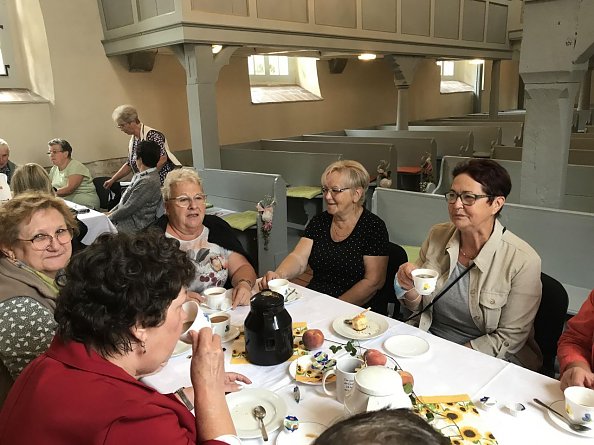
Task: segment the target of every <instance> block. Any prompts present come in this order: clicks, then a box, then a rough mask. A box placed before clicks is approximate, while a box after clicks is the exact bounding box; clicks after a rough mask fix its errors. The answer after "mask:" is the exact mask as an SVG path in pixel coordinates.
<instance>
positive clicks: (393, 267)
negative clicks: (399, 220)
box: [368, 242, 408, 318]
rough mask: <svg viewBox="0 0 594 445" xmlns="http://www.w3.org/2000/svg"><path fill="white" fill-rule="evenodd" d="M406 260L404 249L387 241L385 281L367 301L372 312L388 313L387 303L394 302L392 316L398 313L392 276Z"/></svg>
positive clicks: (393, 276) (398, 304) (398, 305)
mask: <svg viewBox="0 0 594 445" xmlns="http://www.w3.org/2000/svg"><path fill="white" fill-rule="evenodd" d="M407 261H408V255H407V254H406V251H405V250H404V249H403V248H402V247H401V246H399V245H398V244H395V243H392V242H390V243H388V269H387V272H386V282H385V283H384V287H382V288H381V289H380V290H379V291H378V292H377V293H376V294H375V295H374V296H373V298H372V299H371V300H370V301H369V303H368V306H370V307H371V310H372V311H373V312H377V313H378V314H382V315H390V312H391V311H389V310H388V305H389V304H394V305H395V306H394V311H393V315H392V316H393V317H394V318H398V316H399V315H400V302H399V301H398V300H397V299H396V293H395V292H394V278H395V277H396V272H398V268H399V267H400V265H401V264H404V263H406V262H407Z"/></svg>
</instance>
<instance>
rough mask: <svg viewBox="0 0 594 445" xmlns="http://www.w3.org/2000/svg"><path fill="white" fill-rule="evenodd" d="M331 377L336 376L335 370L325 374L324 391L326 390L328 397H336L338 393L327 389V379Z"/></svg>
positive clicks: (323, 379)
mask: <svg viewBox="0 0 594 445" xmlns="http://www.w3.org/2000/svg"><path fill="white" fill-rule="evenodd" d="M331 375H336V371H335V370H334V369H331V370H330V371H327V372H325V373H324V377H322V389H323V390H324V392H325V393H326V395H328V396H332V397H336V391H330V390H328V389H326V379H327V378H328V377H330V376H331Z"/></svg>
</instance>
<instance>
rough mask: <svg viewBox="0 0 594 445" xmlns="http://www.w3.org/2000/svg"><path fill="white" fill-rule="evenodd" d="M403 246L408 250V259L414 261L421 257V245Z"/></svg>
mask: <svg viewBox="0 0 594 445" xmlns="http://www.w3.org/2000/svg"><path fill="white" fill-rule="evenodd" d="M402 248H403V249H404V250H405V251H406V255H408V261H410V262H411V263H414V262H415V261H417V259H418V258H419V251H420V250H421V247H420V246H402Z"/></svg>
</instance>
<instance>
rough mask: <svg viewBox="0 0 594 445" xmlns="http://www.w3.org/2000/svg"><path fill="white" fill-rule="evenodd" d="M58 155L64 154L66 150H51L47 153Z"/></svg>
mask: <svg viewBox="0 0 594 445" xmlns="http://www.w3.org/2000/svg"><path fill="white" fill-rule="evenodd" d="M56 153H64V150H49V151H48V152H47V154H48V155H50V156H51V155H55V154H56Z"/></svg>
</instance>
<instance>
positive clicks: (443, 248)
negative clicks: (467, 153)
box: [395, 159, 542, 370]
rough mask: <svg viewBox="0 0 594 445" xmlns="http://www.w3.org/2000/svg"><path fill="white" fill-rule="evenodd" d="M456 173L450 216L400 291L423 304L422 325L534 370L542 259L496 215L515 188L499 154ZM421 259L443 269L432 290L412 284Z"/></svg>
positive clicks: (408, 301) (402, 277) (404, 276)
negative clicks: (495, 158)
mask: <svg viewBox="0 0 594 445" xmlns="http://www.w3.org/2000/svg"><path fill="white" fill-rule="evenodd" d="M453 176H454V180H453V182H452V188H451V190H450V191H448V192H447V193H446V194H445V197H446V200H447V202H448V212H449V214H450V220H451V222H450V223H443V224H437V225H435V226H433V227H432V228H431V230H430V232H429V236H428V237H427V239H426V240H425V242H424V243H423V246H422V247H421V251H420V256H419V259H418V260H417V262H416V263H414V264H413V263H405V264H403V265H402V266H400V268H399V270H398V273H397V276H396V283H395V285H396V293H397V296H398V297H399V298H400V300H401V301H402V302H403V303H404V305H405V306H406V307H407V308H408V309H410V310H411V311H415V312H417V311H423V309H425V310H424V311H423V312H422V313H421V314H419V316H418V317H417V318H415V320H417V319H418V323H419V327H420V328H421V329H423V330H425V331H429V332H431V333H433V334H434V335H437V336H439V337H442V338H445V339H447V340H450V341H453V342H456V343H459V344H463V345H465V346H467V347H469V348H473V349H476V350H478V351H481V352H484V353H485V354H489V355H492V356H494V357H498V358H502V359H505V360H509V361H512V362H514V363H517V364H520V365H522V366H525V367H527V368H530V369H533V370H536V369H538V368H539V367H540V364H541V361H542V357H541V354H540V351H539V349H538V346H537V345H536V343H535V342H534V340H533V335H532V327H533V323H534V317H535V316H536V312H537V311H538V306H539V304H540V298H541V287H542V286H541V282H540V266H541V262H540V257H539V256H538V254H537V253H536V252H535V251H534V249H532V247H530V246H529V245H528V244H527V243H526V242H524V241H523V240H521V239H520V238H518V237H517V236H516V235H514V234H513V233H511V232H510V231H509V230H506V228H505V227H503V226H502V225H501V224H500V223H499V221H498V220H497V216H498V215H499V213H500V211H501V208H502V207H503V205H504V203H505V198H506V197H507V196H508V194H509V192H510V191H511V180H510V177H509V174H508V173H507V171H506V170H505V169H504V168H503V167H501V166H500V165H499V164H498V163H496V162H494V161H491V160H488V159H472V160H470V161H468V162H466V163H463V164H460V165H458V166H457V167H456V168H455V169H454V172H453ZM419 267H422V268H428V269H434V270H436V271H438V272H439V277H438V280H437V287H436V290H435V291H434V292H433V293H432V294H431V295H426V296H421V295H419V293H418V292H417V291H416V290H415V289H414V284H413V278H412V275H411V272H412V271H413V270H414V269H417V268H419ZM449 285H452V286H451V287H450V288H449V289H448V290H447V291H445V292H443V291H444V290H445V289H447V288H448V286H449ZM442 292H443V298H441V297H440V298H439V299H436V300H435V302H434V304H433V305H431V306H429V305H430V303H431V302H432V301H433V300H434V298H435V297H437V296H438V295H439V294H441V293H442ZM428 306H429V307H428Z"/></svg>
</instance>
